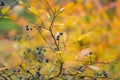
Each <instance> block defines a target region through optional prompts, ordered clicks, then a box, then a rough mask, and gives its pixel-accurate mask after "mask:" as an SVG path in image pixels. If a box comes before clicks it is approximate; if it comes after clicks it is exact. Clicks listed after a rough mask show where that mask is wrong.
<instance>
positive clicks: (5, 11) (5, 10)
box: [1, 7, 9, 15]
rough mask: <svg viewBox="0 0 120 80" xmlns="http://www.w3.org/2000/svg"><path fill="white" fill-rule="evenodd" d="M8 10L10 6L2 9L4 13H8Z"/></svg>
mask: <svg viewBox="0 0 120 80" xmlns="http://www.w3.org/2000/svg"><path fill="white" fill-rule="evenodd" d="M8 10H9V7H6V8H3V9H2V10H1V12H2V15H4V14H6V13H7V12H8Z"/></svg>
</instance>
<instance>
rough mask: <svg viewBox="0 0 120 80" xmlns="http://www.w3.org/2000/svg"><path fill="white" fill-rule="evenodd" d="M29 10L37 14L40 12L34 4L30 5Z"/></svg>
mask: <svg viewBox="0 0 120 80" xmlns="http://www.w3.org/2000/svg"><path fill="white" fill-rule="evenodd" d="M28 10H29V11H31V12H32V13H34V14H36V15H38V14H39V12H38V10H37V9H36V8H35V7H33V6H31V7H29V8H28Z"/></svg>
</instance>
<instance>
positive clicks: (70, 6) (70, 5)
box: [62, 2, 74, 10]
mask: <svg viewBox="0 0 120 80" xmlns="http://www.w3.org/2000/svg"><path fill="white" fill-rule="evenodd" d="M73 5H74V3H73V2H71V3H68V4H67V5H66V6H65V7H64V8H62V10H63V9H70V8H72V6H73Z"/></svg>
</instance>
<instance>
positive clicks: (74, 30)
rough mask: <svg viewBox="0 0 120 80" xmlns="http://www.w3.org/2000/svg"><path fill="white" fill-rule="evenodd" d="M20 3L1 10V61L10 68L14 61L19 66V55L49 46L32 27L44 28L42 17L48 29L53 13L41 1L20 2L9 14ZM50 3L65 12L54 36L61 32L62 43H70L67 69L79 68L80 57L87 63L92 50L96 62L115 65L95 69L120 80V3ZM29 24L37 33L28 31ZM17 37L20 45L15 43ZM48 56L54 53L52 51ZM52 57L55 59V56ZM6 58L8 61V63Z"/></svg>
mask: <svg viewBox="0 0 120 80" xmlns="http://www.w3.org/2000/svg"><path fill="white" fill-rule="evenodd" d="M16 1H17V0H4V2H5V6H4V7H2V6H0V16H2V15H4V14H5V15H4V17H2V18H0V46H1V48H0V57H1V58H0V59H1V63H5V65H7V66H13V65H10V63H11V62H12V61H13V60H16V59H17V60H18V62H19V59H18V58H15V57H14V58H13V57H12V56H14V55H16V54H15V52H19V53H22V52H23V51H24V50H25V49H27V48H28V47H29V46H30V48H32V49H34V47H35V46H43V45H45V42H44V40H42V38H41V36H40V35H39V34H38V32H37V30H35V29H34V28H33V27H32V26H33V25H34V24H33V23H35V24H37V25H40V20H39V17H38V16H40V17H41V18H42V19H43V21H44V23H45V25H46V26H48V25H49V23H50V22H49V20H50V19H51V13H50V11H49V10H48V9H47V8H46V6H45V5H44V4H43V2H42V1H40V0H29V1H28V0H18V3H17V5H15V6H14V7H13V8H12V9H10V10H9V11H8V12H7V11H6V9H7V8H9V7H10V6H11V5H14V4H15V3H16ZM48 1H49V3H50V5H51V6H52V8H54V9H56V10H58V9H59V8H61V9H62V8H64V10H63V12H62V13H61V14H60V15H59V17H58V18H57V19H56V21H55V23H54V34H56V33H57V32H61V31H62V32H63V33H64V35H63V37H62V38H61V39H62V41H64V42H65V43H66V47H65V51H64V50H63V52H64V54H65V55H64V58H65V60H66V62H65V63H66V65H67V66H66V68H69V66H72V65H77V64H78V62H74V60H75V58H76V56H79V57H80V59H84V57H85V53H86V51H85V53H84V51H83V53H82V50H86V49H87V50H89V49H90V50H92V51H93V53H94V55H93V60H95V61H103V62H111V64H110V65H106V64H95V66H97V67H98V68H99V69H100V70H107V71H108V73H109V74H110V75H111V76H112V77H115V78H117V79H120V77H119V76H120V71H119V69H120V53H119V52H120V48H119V47H120V10H119V9H120V8H119V5H120V0H48ZM31 6H32V7H34V8H35V9H36V10H38V12H36V13H35V11H33V13H31V12H30V11H29V10H28V7H29V8H31ZM31 9H32V8H31ZM6 12H7V13H6ZM36 15H37V16H36ZM27 24H28V25H29V26H30V27H32V28H33V31H31V32H28V31H26V30H25V26H26V25H27ZM42 33H43V34H44V35H45V36H46V37H49V35H48V32H46V31H44V30H43V31H42ZM28 35H29V36H28ZM16 36H17V38H18V41H13V38H14V37H16ZM31 38H33V39H31ZM19 39H20V41H19ZM26 40H27V41H26ZM62 41H61V42H62ZM49 42H51V39H50V41H49ZM51 43H52V42H51ZM61 46H62V45H61ZM47 53H51V52H50V51H49V50H48V51H47ZM11 54H12V55H11ZM6 55H7V56H6ZM21 55H22V56H23V54H21ZM49 56H50V57H51V56H53V57H54V55H52V54H49ZM6 57H8V58H7V59H8V60H5V59H6ZM53 57H52V58H53ZM9 60H11V61H9ZM18 62H15V63H16V64H17V63H18ZM16 64H14V65H16ZM111 65H112V66H111Z"/></svg>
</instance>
